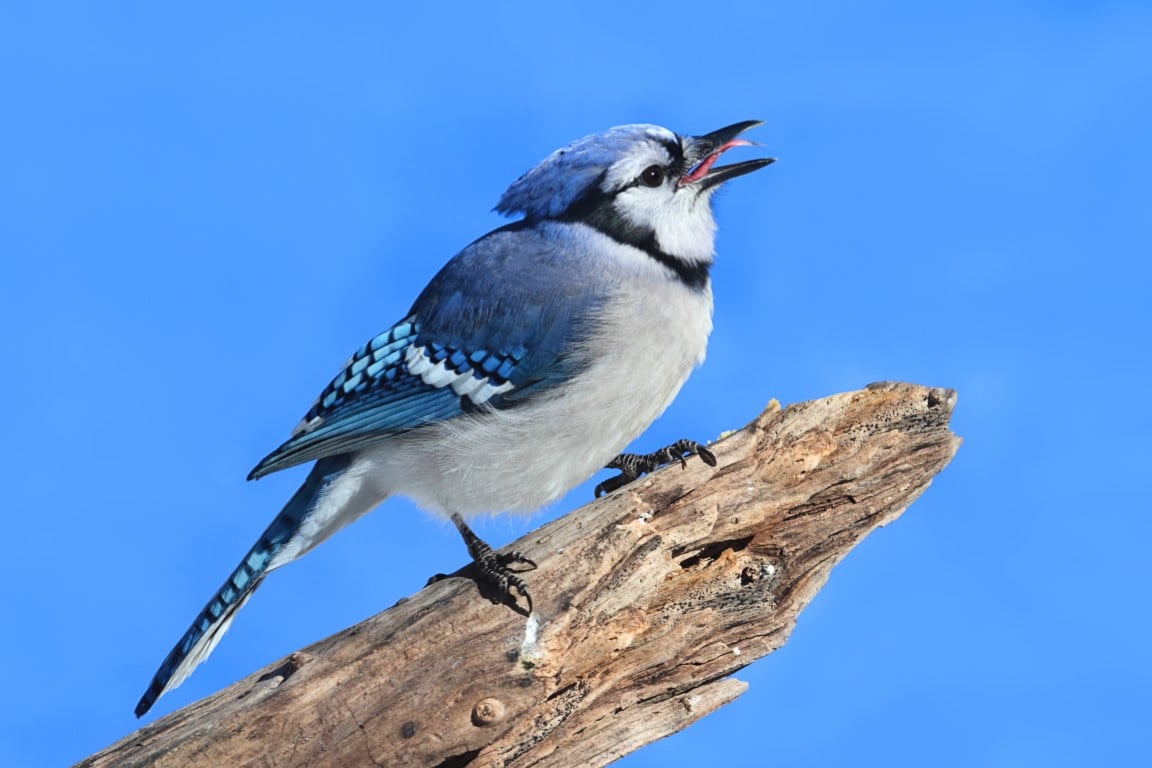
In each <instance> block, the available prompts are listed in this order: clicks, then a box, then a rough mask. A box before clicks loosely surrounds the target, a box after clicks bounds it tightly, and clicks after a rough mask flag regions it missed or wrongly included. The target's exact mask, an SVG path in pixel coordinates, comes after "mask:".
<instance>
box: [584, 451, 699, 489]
mask: <svg viewBox="0 0 1152 768" xmlns="http://www.w3.org/2000/svg"><path fill="white" fill-rule="evenodd" d="M689 456H699V457H700V459H701V461H703V462H704V463H705V464H707V465H708V466H710V467H714V466H716V456H715V454H713V453H712V451H710V450H708V449H707V448H705V447H704V446H703V445H700V443H698V442H696V441H695V440H677V441H676V442H674V443H672V445H669V446H665V447H664V448H661V449H660V450H658V451H653V452H652V453H622V454H620V455H619V456H617V457H616V458H614V459H612V461H610V462H608V465H607V466H605V467H604V468H605V469H618V470H620V474H618V475H616V477H610V478H608V479H607V480H605V481H604V482H602V483H600V485H598V486H596V490H595V491H594V493H595V494H596V498H600V496H601V495H603V494H605V493H612V491H614V490H616V489H617V488H623V487H624V486H625V485H628V483H630V482H632V481H633V480H635V479H637V478H638V477H640V476H641V475H643V474H645V473H647V472H654V471H655V470H657V469H659V468H660V467H662V466H664V465H666V464H672V463H673V462H677V461H678V462H680V466H682V467H685V468H687V467H688V462H687V461H685V459H686V458H687V457H689Z"/></svg>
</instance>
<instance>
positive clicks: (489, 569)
mask: <svg viewBox="0 0 1152 768" xmlns="http://www.w3.org/2000/svg"><path fill="white" fill-rule="evenodd" d="M452 522H453V523H455V524H456V528H457V530H459V531H460V535H461V536H462V537H463V538H464V545H465V546H466V547H468V554H469V555H471V556H472V560H473V562H475V564H476V569H477V570H478V571H480V575H481V576H482V577H483V578H484V580H485V581H486V582H488V583H489V584H492V585H493V586H495V587H496V589H497V590H498V591H499V592H500V595H501V597H510V598H512V601H513V602H515V601H516V600H515V596H514V595H513V594H512V589H513V588H515V589H516V591H517V592H518V593H519V594H520V595H521V596H522V597H523V598H524V600H525V601H526V602H527V603H528V613H529V614H531V613H532V596H531V595H530V594H528V585H527V584H525V583H524V580H523V579H521V578H520V577H519V576H518V575H517V573H518V571H513V570H512V569H510V568H509V567H508V566H509V565H511V564H512V563H518V564H521V565H526V566H528V567H527V568H526V569H524V570H532V569H533V568H535V567H536V563H535V561H533V560H531V559H530V558H528V557H525V556H524V555H523V554H521V553H520V552H517V551H516V550H511V551H509V552H496V551H495V550H494V549H492V547H490V546H488V543H487V542H485V541H484V540H483V539H481V538H480V537H479V536H477V535H476V534H475V533H473V532H472V529H471V528H469V527H468V524H467V523H465V522H464V519H463V518H462V517H460V515H458V514H456V513H455V512H453V513H452Z"/></svg>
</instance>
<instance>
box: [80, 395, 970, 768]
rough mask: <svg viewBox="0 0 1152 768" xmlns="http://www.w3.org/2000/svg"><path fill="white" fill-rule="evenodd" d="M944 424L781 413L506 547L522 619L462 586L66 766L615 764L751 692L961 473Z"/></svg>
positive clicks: (445, 585) (857, 403)
mask: <svg viewBox="0 0 1152 768" xmlns="http://www.w3.org/2000/svg"><path fill="white" fill-rule="evenodd" d="M954 403H955V393H954V392H952V391H951V390H946V389H932V388H926V387H920V386H915V385H911V384H894V383H882V384H874V385H871V386H869V387H868V388H866V389H863V390H860V391H858V392H848V393H844V394H840V395H834V396H832V397H828V398H825V399H823V400H815V401H811V402H806V403H800V404H798V405H793V406H790V407H788V408H786V409H784V410H781V409H780V408H779V406H778V405H776V404H775V403H772V404H770V405H769V407H768V408H767V409H766V410H765V411H764V412H763V413H762V414H761V415H760V416H759V417H758V418H757V419H756V420H755V421H753V422H752V423H751V424H749V425H748V426H746V427H745V428H743V429H741V430H739V431H737V432H734V433H732V434H730V435H728V436H727V437H726V438H724V439H723V440H721V441H719V442H717V443H715V444H714V445H712V446H711V448H712V450H713V451H714V452H715V453H716V456H717V458H718V460H719V463H718V466H717V467H716V468H715V469H711V468H709V467H707V466H705V465H704V464H703V463H702V462H700V461H699V460H690V461H689V463H688V468H687V469H686V470H681V469H680V468H679V467H675V466H673V467H670V468H668V469H665V470H663V471H661V472H658V473H657V474H655V475H654V476H650V477H645V478H642V479H641V480H639V481H637V482H635V483H633V484H632V485H629V486H626V487H625V488H623V489H622V490H620V491H617V492H615V493H613V494H612V495H610V496H608V497H606V498H603V499H600V500H599V501H596V502H593V503H591V504H589V505H587V506H585V507H583V508H581V509H579V510H576V511H574V512H572V513H570V514H568V515H566V516H564V517H562V518H560V519H559V520H556V521H554V522H551V523H549V524H547V525H545V526H543V527H542V528H540V529H539V530H537V531H535V532H533V533H530V534H528V535H527V536H524V537H523V538H521V539H520V540H519V541H517V542H514V543H513V544H512V545H510V546H514V547H515V548H517V549H519V550H520V551H522V552H524V553H525V554H527V555H528V556H530V557H532V558H534V559H535V560H536V561H537V563H538V564H539V568H538V569H537V570H535V571H532V572H531V573H530V574H529V576H528V579H529V584H530V587H531V589H532V594H533V598H534V599H535V602H536V612H535V614H534V615H533V616H532V617H530V618H526V617H525V616H524V615H523V613H522V612H519V613H518V612H516V611H515V610H514V609H513V608H512V607H511V606H509V605H507V604H493V603H492V602H490V601H489V600H486V599H483V598H482V597H481V594H483V595H485V596H490V594H491V593H490V591H489V590H488V589H487V588H486V587H481V586H478V585H477V583H476V582H474V581H472V580H471V579H469V578H466V577H467V576H468V575H469V574H470V573H471V571H470V570H469V569H468V568H465V569H462V570H461V571H459V572H457V573H456V574H454V575H453V576H454V577H452V578H446V579H444V580H441V581H438V582H435V583H433V584H430V585H429V586H427V587H425V588H424V589H423V590H421V591H420V592H419V593H417V594H416V595H414V596H412V597H411V598H407V599H405V600H402V601H400V602H399V603H397V604H396V605H395V606H393V607H392V608H390V609H388V610H386V611H384V612H383V613H380V614H378V615H377V616H374V617H372V618H370V619H368V620H366V621H364V622H361V623H360V624H358V625H356V626H354V627H351V628H349V629H347V630H344V631H343V632H340V633H338V634H336V635H333V636H332V637H330V638H328V639H326V640H322V641H320V642H318V643H316V644H314V645H312V646H310V647H308V648H306V649H304V650H301V651H298V652H296V653H293V654H291V655H290V656H289V657H288V658H286V659H284V660H282V661H280V662H277V663H275V664H272V665H270V666H268V667H266V668H265V669H262V670H260V671H259V672H256V673H254V674H253V675H251V676H249V677H247V678H245V679H244V680H241V681H239V682H237V683H235V684H233V685H232V686H229V687H228V688H226V689H224V690H223V691H220V692H219V693H217V694H215V695H214V696H211V697H209V698H206V699H203V700H201V701H199V702H196V703H194V704H191V705H189V706H187V707H185V708H184V709H181V710H179V711H177V712H173V713H172V714H169V715H167V716H165V717H163V718H161V719H159V720H157V721H156V722H154V723H151V724H150V725H147V726H145V727H144V728H141V729H140V730H139V731H136V732H135V733H133V734H131V735H129V736H127V737H125V738H124V739H123V740H121V741H120V742H118V743H116V744H114V745H112V746H110V747H108V748H107V749H106V750H104V751H102V752H99V753H97V754H95V755H93V756H91V757H89V758H87V759H86V760H83V761H81V762H80V763H79V764H78V765H80V766H86V767H87V766H90V767H91V768H96V767H97V766H125V767H126V766H157V767H158V768H162V767H164V766H180V768H189V767H191V766H223V765H227V766H282V767H287V766H305V765H307V766H314V767H320V766H374V765H387V766H392V765H405V766H443V767H445V768H446V767H447V766H456V767H457V768H459V767H462V766H504V765H510V766H550V767H560V766H599V765H604V764H606V763H609V762H611V761H612V760H615V759H616V758H618V757H620V756H622V755H624V754H626V753H628V752H631V751H632V750H635V749H637V748H639V747H641V746H643V745H644V744H647V743H649V742H651V741H654V740H656V739H658V738H661V737H663V736H666V735H668V734H670V733H674V732H675V731H678V730H680V729H682V728H684V727H685V726H687V725H689V724H691V723H692V722H693V721H695V720H697V719H699V718H701V717H703V716H704V715H707V714H708V713H709V712H712V711H714V710H715V709H717V708H719V707H721V706H723V705H724V704H726V703H728V702H730V701H732V700H733V699H735V698H736V697H737V696H739V695H740V694H741V693H742V692H743V691H744V690H745V688H746V685H745V684H744V683H742V682H740V681H738V680H735V679H734V678H732V677H730V675H732V674H733V673H734V672H736V671H737V670H739V669H740V668H742V667H744V666H745V665H747V664H749V663H751V662H752V661H755V660H756V659H758V658H760V657H762V656H764V655H765V654H768V653H771V652H772V651H773V650H775V649H776V648H778V647H780V646H781V645H783V644H784V642H785V640H786V639H787V637H788V635H789V634H790V633H791V631H792V628H793V626H794V624H795V621H796V616H797V614H799V612H800V611H801V610H802V609H803V608H804V607H805V606H806V605H807V604H808V602H809V601H810V600H811V599H812V597H813V596H814V595H815V594H816V592H817V591H818V590H819V589H820V588H821V587H822V586H823V585H824V583H825V581H826V580H827V578H828V574H829V572H830V570H831V569H832V566H833V565H835V564H836V563H837V562H838V561H839V560H840V559H841V558H842V557H844V556H845V555H846V554H847V553H848V551H849V550H850V549H852V547H853V546H855V545H856V543H857V542H859V541H860V540H861V539H862V538H863V537H864V536H865V535H867V534H868V533H869V532H870V531H871V530H873V529H874V528H876V527H878V526H881V525H884V524H886V523H888V522H890V521H892V520H894V519H895V518H896V517H898V516H899V515H900V514H901V512H903V511H904V509H905V508H907V506H908V505H909V504H911V503H912V501H913V500H915V499H916V498H917V497H918V496H919V495H920V494H921V493H922V492H923V491H924V489H925V488H927V486H928V484H929V483H930V481H931V479H932V477H933V476H934V475H935V474H936V473H937V472H939V471H940V470H941V469H942V468H943V467H944V466H945V465H946V464H947V463H948V461H949V460H950V459H951V457H952V455H953V454H954V453H955V451H956V448H957V447H958V445H959V442H960V441H959V439H958V438H957V437H956V436H954V435H953V434H952V433H951V431H950V430H949V428H948V420H949V417H950V416H951V412H952V407H953V405H954ZM460 576H464V577H465V578H459V577H460ZM478 592H479V593H481V594H478ZM125 706H128V704H127V703H126V704H125Z"/></svg>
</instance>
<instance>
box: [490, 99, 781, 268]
mask: <svg viewBox="0 0 1152 768" xmlns="http://www.w3.org/2000/svg"><path fill="white" fill-rule="evenodd" d="M757 125H760V121H758V120H747V121H744V122H741V123H736V124H735V125H730V126H728V127H726V128H721V129H720V130H718V131H713V132H711V133H707V134H704V135H702V136H680V135H678V134H675V133H673V132H672V131H670V130H668V129H667V128H661V127H660V126H657V125H622V126H618V127H616V128H610V129H609V130H607V131H604V132H603V133H597V134H593V135H591V136H585V137H584V138H582V139H580V140H578V141H576V142H573V143H572V144H570V145H569V146H567V147H565V148H564V149H558V150H556V151H555V152H553V153H552V154H551V155H549V156H548V157H546V158H545V159H544V160H543V161H542V162H541V163H540V164H539V165H537V166H536V167H535V168H533V169H532V170H530V171H528V172H527V173H525V174H524V175H523V176H521V177H520V178H519V179H517V180H516V182H515V183H514V184H513V185H512V186H510V187H509V188H508V191H506V192H505V193H504V195H503V197H501V198H500V202H499V203H498V204H497V205H496V210H497V211H498V212H500V213H502V214H505V215H509V216H510V215H514V214H516V213H522V214H524V216H525V217H526V218H528V219H562V220H568V221H581V222H584V223H586V224H589V225H590V226H593V227H595V228H596V229H598V230H600V231H602V232H604V233H605V234H607V235H609V236H611V237H613V238H614V239H616V240H618V241H620V242H624V243H627V244H629V245H635V246H637V247H640V248H644V249H645V250H649V251H652V249H653V248H655V249H656V251H657V252H659V253H661V254H663V255H666V256H668V257H671V258H673V259H676V260H679V261H681V262H683V263H685V264H689V265H695V264H706V263H709V262H711V260H712V243H713V236H714V235H715V230H716V225H715V222H714V221H713V219H712V207H711V197H712V193H713V192H715V191H716V189H717V188H719V186H720V185H721V184H722V183H723V182H725V181H728V180H729V179H734V178H736V177H737V176H742V175H744V174H746V173H750V172H752V171H755V170H757V169H759V168H763V167H764V166H766V165H768V164H769V163H771V162H773V159H772V158H759V159H756V160H746V161H744V162H741V163H734V164H732V165H720V166H718V165H716V160H717V159H718V158H719V157H720V155H721V154H723V153H724V152H726V151H727V150H729V149H731V148H732V147H738V146H748V145H751V144H752V142H750V141H746V140H745V139H741V138H739V136H740V134H742V133H743V132H744V131H746V130H748V129H749V128H752V127H754V126H757Z"/></svg>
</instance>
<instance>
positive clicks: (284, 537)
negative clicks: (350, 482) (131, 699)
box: [136, 457, 348, 717]
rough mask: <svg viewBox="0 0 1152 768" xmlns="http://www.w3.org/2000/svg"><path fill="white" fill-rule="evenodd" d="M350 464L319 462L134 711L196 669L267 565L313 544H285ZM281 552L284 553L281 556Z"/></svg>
mask: <svg viewBox="0 0 1152 768" xmlns="http://www.w3.org/2000/svg"><path fill="white" fill-rule="evenodd" d="M347 464H348V462H347V460H346V459H344V458H343V457H336V458H331V459H325V460H322V461H319V462H317V464H316V466H315V467H314V468H313V470H312V473H311V474H310V475H308V479H307V480H305V481H304V484H303V485H302V486H300V489H299V490H298V491H296V493H295V495H293V496H292V499H291V500H290V501H289V502H288V504H286V505H285V507H284V509H283V510H281V512H280V514H279V515H277V516H276V519H275V520H273V521H272V524H271V525H269V526H268V528H267V529H266V530H265V531H264V533H262V534H261V535H260V538H259V539H258V540H257V541H256V543H255V544H254V545H253V546H252V548H251V549H250V550H248V554H247V555H245V556H244V559H243V560H241V561H240V564H239V565H238V566H236V570H234V571H232V575H231V576H229V577H228V580H227V581H225V582H224V585H223V586H222V587H220V589H218V590H217V591H216V594H215V595H213V596H212V599H211V600H209V601H208V604H207V605H206V606H204V610H202V611H200V615H199V616H197V617H196V620H195V621H193V622H192V626H190V627H189V628H188V630H187V631H186V632H185V633H184V636H183V637H181V638H180V642H178V643H176V646H175V647H174V648H173V649H172V650H171V651H170V652H169V653H168V656H167V657H165V659H164V661H163V663H161V664H160V668H159V669H158V670H156V674H155V676H154V677H153V678H152V683H151V684H150V685H149V686H148V690H147V691H145V692H144V695H143V696H142V697H140V703H138V704H137V705H136V717H142V716H143V715H144V713H146V712H147V711H148V710H149V709H151V708H152V705H153V704H155V703H156V700H157V699H159V698H160V697H161V696H163V695H164V694H165V693H167V692H168V691H170V690H172V689H173V688H175V687H177V686H178V685H180V683H182V682H184V679H185V678H186V677H188V675H190V674H191V673H192V670H194V669H195V668H196V667H197V666H198V665H199V664H200V662H202V661H204V660H205V659H206V658H208V655H209V654H210V653H212V649H214V648H215V647H216V643H218V642H220V638H221V637H223V636H224V633H225V632H227V631H228V627H229V625H231V624H232V619H234V618H235V617H236V612H237V611H239V610H240V608H241V607H243V605H244V603H246V602H248V598H250V597H252V593H253V592H255V591H256V587H258V586H260V582H261V581H263V580H264V576H266V575H267V574H268V572H269V571H271V570H273V569H275V568H279V567H280V566H281V565H284V564H285V563H287V562H291V561H292V560H295V559H296V557H298V556H299V555H301V554H303V552H304V551H306V549H310V548H311V546H306V547H300V546H294V547H290V548H289V549H290V550H295V551H289V552H285V547H286V545H288V544H289V542H291V541H292V539H293V537H294V536H295V535H296V534H297V532H299V531H300V528H301V525H302V524H303V523H304V521H305V520H306V519H308V517H309V516H310V515H311V514H312V512H313V511H314V510H315V509H316V507H317V505H318V504H319V503H320V502H321V501H322V500H323V498H324V496H325V494H326V492H327V491H328V490H329V488H330V487H331V485H332V483H333V482H334V481H335V480H336V479H337V478H338V477H339V476H340V475H341V474H342V473H343V471H344V469H345V468H346V467H347ZM316 543H319V541H314V542H310V544H311V545H315V544H316ZM281 553H284V554H285V555H286V556H285V557H277V556H278V555H280V554H281Z"/></svg>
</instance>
